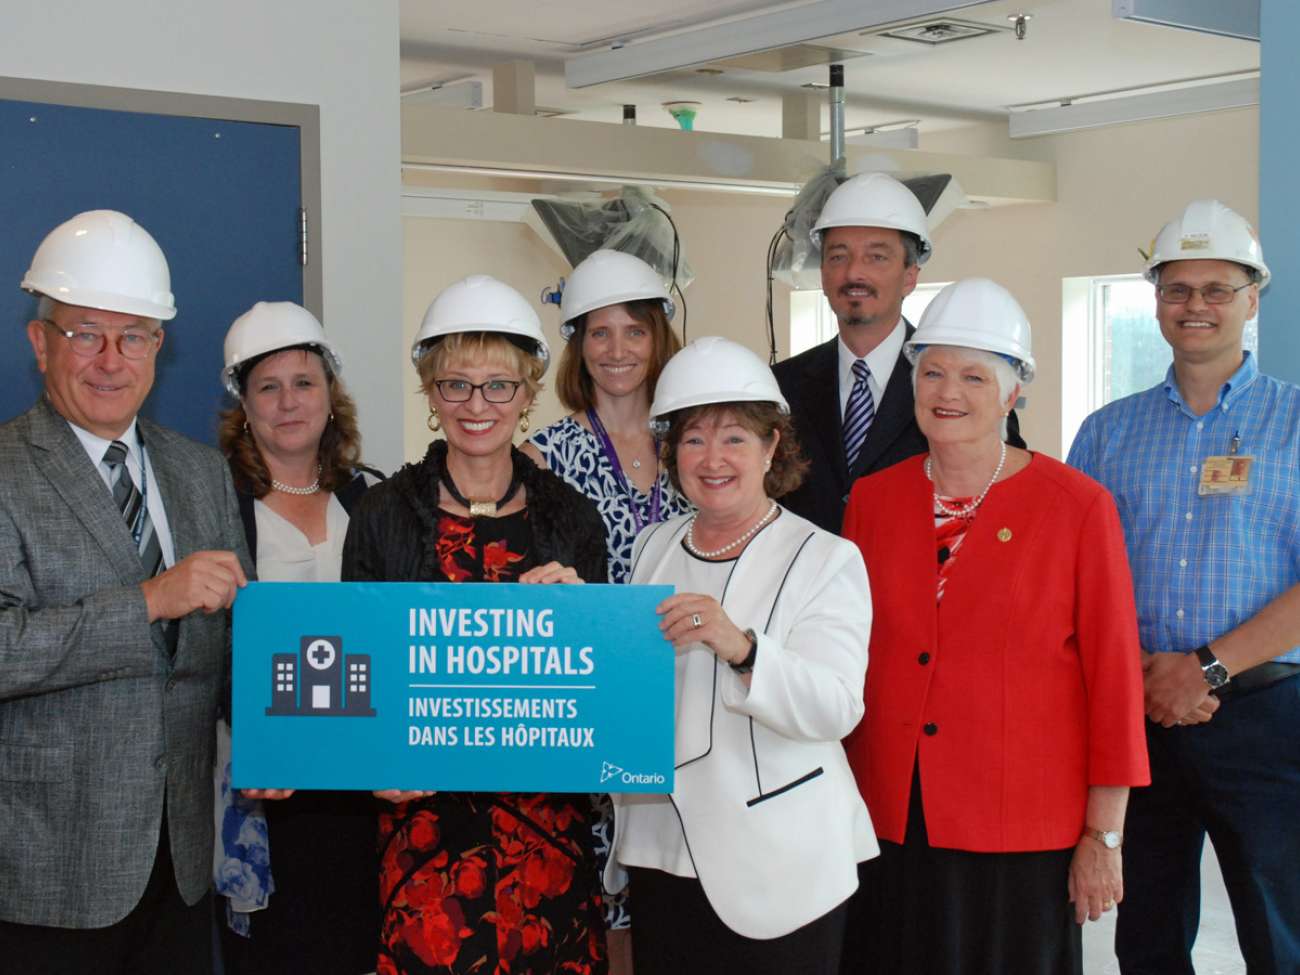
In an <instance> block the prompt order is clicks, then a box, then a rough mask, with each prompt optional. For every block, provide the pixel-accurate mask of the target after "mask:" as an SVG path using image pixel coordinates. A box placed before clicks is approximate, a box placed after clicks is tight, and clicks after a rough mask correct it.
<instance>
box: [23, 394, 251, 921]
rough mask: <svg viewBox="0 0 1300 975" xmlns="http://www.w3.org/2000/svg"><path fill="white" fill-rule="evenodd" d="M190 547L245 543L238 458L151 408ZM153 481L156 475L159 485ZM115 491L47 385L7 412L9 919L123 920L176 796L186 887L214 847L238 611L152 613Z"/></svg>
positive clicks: (175, 833)
mask: <svg viewBox="0 0 1300 975" xmlns="http://www.w3.org/2000/svg"><path fill="white" fill-rule="evenodd" d="M140 426H141V430H142V432H143V434H144V439H145V445H146V450H147V451H148V453H149V461H150V463H151V465H152V467H153V471H154V480H155V483H156V487H157V490H158V491H159V494H160V496H161V497H162V500H163V504H164V505H165V506H166V509H167V520H168V522H169V526H170V529H171V534H172V540H173V543H174V546H175V552H176V559H177V561H179V560H180V559H183V558H185V556H187V555H189V554H191V553H192V552H195V551H199V550H202V549H226V550H233V551H235V552H237V553H238V554H239V557H240V559H241V561H242V562H243V564H244V566H245V571H247V572H248V573H249V576H250V578H251V576H252V571H251V570H252V566H251V563H250V561H249V558H248V553H247V550H246V548H245V545H244V537H243V531H242V529H241V528H240V524H239V512H238V507H237V503H236V499H235V492H234V488H233V486H232V485H231V482H230V474H229V471H228V468H227V466H226V463H225V461H224V459H223V458H222V457H221V456H220V454H218V453H217V452H216V451H215V450H212V449H211V448H210V447H204V446H202V445H200V444H197V443H195V442H193V441H191V440H188V439H186V438H185V437H182V436H180V435H179V434H176V433H173V432H171V431H169V430H166V429H164V428H162V427H159V426H157V425H155V424H153V423H150V422H149V421H147V420H145V419H143V418H141V419H140ZM151 486H152V485H151ZM142 581H144V570H143V566H142V564H141V562H140V558H139V555H138V554H137V552H136V548H135V544H134V542H133V541H132V538H131V533H130V531H129V530H128V528H127V526H126V523H125V522H124V521H123V519H122V516H121V514H120V513H119V512H118V509H117V506H116V505H115V504H114V502H113V499H112V496H111V495H110V494H109V492H108V490H107V489H106V488H105V486H104V482H103V480H102V479H101V478H100V475H99V473H98V471H97V470H96V469H95V466H94V464H93V463H92V462H91V461H90V459H89V458H88V457H87V456H86V452H85V450H84V449H83V448H82V446H81V444H80V442H79V441H78V440H77V438H76V435H75V434H74V433H73V432H72V429H71V428H70V427H69V426H68V424H67V422H66V421H65V420H64V419H63V418H62V417H61V416H59V414H58V413H56V412H55V411H54V409H53V408H52V407H51V406H50V405H49V403H48V402H47V401H46V400H45V398H44V397H42V399H41V400H40V402H38V403H37V404H36V405H35V406H34V407H32V409H30V410H29V411H28V412H27V413H25V414H23V415H22V416H20V417H17V418H15V419H13V420H11V421H9V422H8V423H5V424H3V425H0V824H3V828H0V920H5V921H11V922H16V923H21V924H39V925H48V926H56V927H68V928H87V927H102V926H105V925H108V924H112V923H114V922H116V921H119V920H121V919H122V918H123V917H124V916H125V915H126V914H127V913H128V912H129V911H130V910H131V908H133V907H134V906H135V905H136V903H137V902H138V901H139V899H140V896H141V894H142V893H143V892H144V888H145V884H146V882H147V881H148V878H149V873H150V870H151V869H152V866H153V861H154V855H155V853H156V850H157V844H158V833H159V824H160V822H161V821H162V817H163V804H164V796H165V799H166V813H167V827H168V836H169V839H170V842H171V851H172V856H173V858H174V860H175V865H176V866H175V870H176V883H177V886H178V888H179V890H180V892H181V895H182V896H183V897H184V898H185V900H186V901H187V902H189V903H194V902H195V901H197V900H198V899H199V898H200V897H201V896H202V895H203V893H204V891H205V890H207V888H208V885H209V882H210V878H211V864H212V762H213V748H214V741H213V737H214V736H213V729H214V719H215V715H216V709H217V703H218V698H219V695H220V693H221V690H222V686H223V681H224V679H225V674H226V672H227V668H228V664H229V647H230V640H229V614H227V613H215V614H212V615H210V616H209V615H204V614H203V613H191V614H190V615H189V616H187V617H185V618H184V619H182V620H181V621H180V622H179V627H180V629H179V633H178V643H177V649H176V656H175V659H174V660H173V659H171V658H170V657H169V655H168V652H167V648H166V645H165V643H164V641H163V638H162V634H161V628H160V627H158V626H152V627H151V626H150V624H149V621H148V615H147V612H146V609H145V601H144V595H143V593H142V591H141V589H140V583H141V582H142Z"/></svg>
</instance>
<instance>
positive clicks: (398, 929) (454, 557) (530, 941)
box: [378, 510, 608, 975]
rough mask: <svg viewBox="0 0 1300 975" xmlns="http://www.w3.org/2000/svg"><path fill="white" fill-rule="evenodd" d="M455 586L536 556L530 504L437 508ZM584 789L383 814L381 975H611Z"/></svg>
mask: <svg viewBox="0 0 1300 975" xmlns="http://www.w3.org/2000/svg"><path fill="white" fill-rule="evenodd" d="M438 533H439V534H438V542H437V557H438V572H439V574H440V575H441V577H442V578H441V579H440V580H438V581H443V580H445V581H448V582H472V581H473V582H513V581H514V580H515V579H517V578H518V577H519V575H520V574H521V573H523V572H524V571H526V570H527V569H529V568H531V567H532V566H533V565H534V564H535V559H534V558H533V556H532V555H531V552H530V549H531V541H532V537H531V530H530V528H529V523H528V515H527V511H526V510H525V511H520V512H517V513H516V514H512V515H506V516H504V517H501V518H462V517H459V516H457V515H450V514H446V513H445V512H442V513H440V514H439V516H438ZM592 819H593V813H592V805H591V797H589V796H585V795H553V794H528V795H521V794H490V793H457V792H441V793H437V794H435V795H433V796H430V797H428V798H425V799H418V800H413V801H411V802H406V803H399V804H397V805H394V806H392V807H391V808H390V809H389V810H386V811H385V812H384V813H382V814H381V815H380V821H379V841H380V851H381V852H380V867H379V897H380V903H381V905H382V906H383V924H382V928H381V931H380V951H379V967H378V975H426V973H439V975H444V973H445V975H543V973H545V975H552V973H573V975H605V973H606V972H607V971H608V967H607V964H606V961H605V948H604V924H603V911H604V908H603V906H602V904H601V898H600V893H599V890H600V880H599V875H598V873H597V870H596V865H595V861H594V858H593V853H592V846H593V841H592Z"/></svg>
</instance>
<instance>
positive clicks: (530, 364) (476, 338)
mask: <svg viewBox="0 0 1300 975" xmlns="http://www.w3.org/2000/svg"><path fill="white" fill-rule="evenodd" d="M483 365H494V366H502V367H503V368H505V369H508V370H509V371H510V372H513V373H515V374H516V375H518V376H519V377H520V378H522V379H523V382H524V387H525V388H526V389H527V390H528V397H529V399H530V400H531V399H536V397H537V394H538V393H539V392H541V390H542V373H543V372H544V371H545V370H546V363H545V362H543V361H542V360H541V359H539V358H538V357H537V356H535V355H532V354H530V353H528V352H525V351H524V350H523V349H522V348H520V347H519V346H518V345H516V344H515V343H514V342H512V341H511V340H510V337H509V336H508V335H505V334H503V333H501V332H453V333H452V334H451V335H448V336H447V337H446V338H444V339H441V340H440V341H438V342H436V343H434V344H433V346H432V347H430V348H429V349H427V350H426V351H425V353H424V355H422V356H421V357H420V361H419V363H418V364H417V365H416V370H417V371H418V372H419V374H420V390H421V392H423V393H424V395H425V396H428V395H429V394H430V393H432V392H433V382H434V380H435V379H437V378H438V377H439V376H440V375H441V374H442V373H443V372H445V371H446V370H447V369H450V368H452V367H453V366H483Z"/></svg>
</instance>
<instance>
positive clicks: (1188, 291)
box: [1156, 281, 1255, 305]
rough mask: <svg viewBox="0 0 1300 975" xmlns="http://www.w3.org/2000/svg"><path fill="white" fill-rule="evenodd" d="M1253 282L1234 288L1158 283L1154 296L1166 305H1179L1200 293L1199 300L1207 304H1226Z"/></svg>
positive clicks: (1227, 286) (1230, 286) (1215, 285)
mask: <svg viewBox="0 0 1300 975" xmlns="http://www.w3.org/2000/svg"><path fill="white" fill-rule="evenodd" d="M1254 283H1255V282H1253V281H1247V282H1246V283H1245V284H1243V285H1239V286H1238V287H1235V288H1234V287H1233V286H1232V285H1230V284H1207V285H1203V286H1202V287H1200V288H1194V287H1192V286H1191V285H1190V284H1158V285H1156V297H1157V298H1159V299H1160V300H1161V301H1163V302H1164V303H1165V304H1166V305H1181V304H1183V303H1184V302H1188V301H1191V300H1192V295H1193V294H1200V296H1201V300H1202V301H1204V302H1205V303H1206V304H1207V305H1226V304H1227V303H1228V302H1230V301H1231V300H1232V299H1233V298H1235V297H1237V292H1238V291H1242V290H1244V289H1246V288H1249V287H1250V286H1251V285H1252V284H1254Z"/></svg>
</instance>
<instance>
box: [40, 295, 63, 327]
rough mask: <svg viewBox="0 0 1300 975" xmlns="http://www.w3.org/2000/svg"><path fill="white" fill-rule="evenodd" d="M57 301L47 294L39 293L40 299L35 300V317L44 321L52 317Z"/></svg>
mask: <svg viewBox="0 0 1300 975" xmlns="http://www.w3.org/2000/svg"><path fill="white" fill-rule="evenodd" d="M57 304H58V302H57V301H55V300H54V299H53V298H51V297H50V296H49V295H41V296H40V300H39V301H37V302H36V317H37V318H38V319H40V320H41V321H46V320H47V319H51V318H53V317H54V306H55V305H57Z"/></svg>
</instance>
